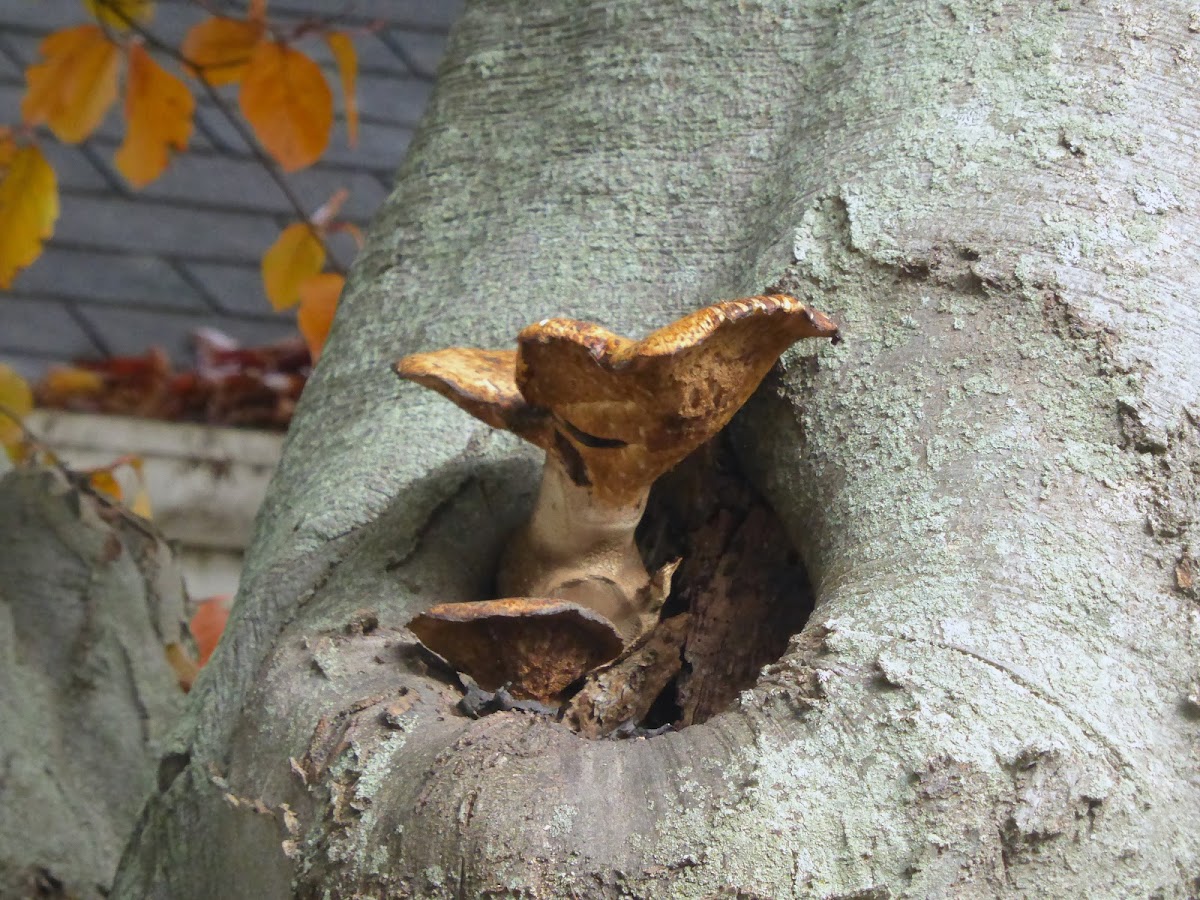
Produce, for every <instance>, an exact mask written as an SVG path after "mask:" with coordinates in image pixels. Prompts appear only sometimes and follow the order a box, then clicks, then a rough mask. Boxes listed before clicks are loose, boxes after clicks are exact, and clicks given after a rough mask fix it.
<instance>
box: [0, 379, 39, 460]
mask: <svg viewBox="0 0 1200 900" xmlns="http://www.w3.org/2000/svg"><path fill="white" fill-rule="evenodd" d="M0 407H2V409H0V447H4V449H6V450H8V451H9V453H10V455H14V456H15V453H14V451H15V450H16V448H17V445H18V444H20V443H21V438H22V437H23V436H24V432H22V431H21V419H23V418H25V417H26V416H27V415H29V411H30V410H31V409H33V391H31V390H30V389H29V385H28V384H26V383H25V379H24V378H22V377H21V376H20V375H18V374H17V373H16V372H14V371H13V370H12V369H11V368H9V367H8V366H6V365H5V364H4V363H0ZM12 416H16V417H17V418H16V419H13V418H12Z"/></svg>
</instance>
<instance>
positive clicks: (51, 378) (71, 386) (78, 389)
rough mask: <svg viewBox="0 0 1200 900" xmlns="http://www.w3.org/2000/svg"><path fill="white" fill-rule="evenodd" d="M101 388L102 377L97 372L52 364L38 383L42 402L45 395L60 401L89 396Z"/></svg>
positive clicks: (98, 391)
mask: <svg viewBox="0 0 1200 900" xmlns="http://www.w3.org/2000/svg"><path fill="white" fill-rule="evenodd" d="M103 390H104V377H103V376H102V375H101V374H100V373H99V372H93V371H92V370H91V369H79V368H76V367H75V366H52V367H51V368H50V370H49V371H48V372H46V374H45V375H43V376H42V380H41V382H40V383H39V384H38V392H39V395H40V396H41V398H42V401H41V402H42V403H43V404H44V403H45V402H46V398H47V397H51V398H53V399H54V400H55V401H57V402H60V403H61V402H63V401H65V400H68V399H70V398H71V397H91V396H94V395H96V394H99V393H100V392H101V391H103Z"/></svg>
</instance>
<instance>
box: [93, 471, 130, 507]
mask: <svg viewBox="0 0 1200 900" xmlns="http://www.w3.org/2000/svg"><path fill="white" fill-rule="evenodd" d="M88 484H90V485H91V486H92V490H95V491H99V492H100V493H102V494H108V496H110V497H112V498H113V499H114V500H120V499H121V493H122V492H121V484H120V482H118V481H117V479H116V476H114V475H113V473H112V472H110V471H109V470H108V469H97V470H96V471H94V472H89V473H88Z"/></svg>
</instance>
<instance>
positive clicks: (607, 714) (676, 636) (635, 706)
mask: <svg viewBox="0 0 1200 900" xmlns="http://www.w3.org/2000/svg"><path fill="white" fill-rule="evenodd" d="M691 621H692V617H691V616H690V615H688V614H687V613H682V614H680V615H678V616H672V617H671V618H669V619H666V620H664V621H662V622H659V623H658V626H657V627H656V628H655V629H654V630H653V631H652V632H650V634H649V635H648V636H647V638H646V639H645V641H643V642H642V643H641V644H640V645H639V646H637V647H635V648H633V650H632V651H631V652H629V653H626V654H625V655H624V656H623V657H622V658H621V659H618V660H617V661H616V662H614V663H612V664H611V665H609V666H606V667H604V668H603V669H599V670H597V671H595V672H593V673H592V674H591V675H589V676H588V677H587V679H586V680H585V681H584V685H583V687H582V688H581V689H580V691H579V693H578V694H576V695H575V696H574V697H573V698H572V699H571V702H570V703H569V704H568V705H567V707H566V709H565V710H564V713H563V720H564V721H565V722H566V723H567V724H568V725H570V726H571V727H572V728H574V729H575V730H576V731H578V732H579V733H580V734H582V735H583V736H584V737H589V738H598V737H604V736H605V735H608V734H611V733H612V732H614V731H616V730H617V729H618V728H620V727H621V726H622V725H624V724H626V723H630V722H632V723H639V722H641V721H642V720H643V719H645V717H646V714H647V713H648V712H649V711H650V707H651V706H652V705H653V703H654V701H655V699H656V698H657V697H658V696H659V694H661V693H662V690H663V688H665V687H666V686H667V682H669V681H670V680H671V679H672V678H674V677H675V675H676V674H678V672H679V669H680V667H681V666H682V665H683V658H682V656H681V651H682V649H683V642H684V640H685V638H686V637H687V634H688V628H689V627H690V625H691Z"/></svg>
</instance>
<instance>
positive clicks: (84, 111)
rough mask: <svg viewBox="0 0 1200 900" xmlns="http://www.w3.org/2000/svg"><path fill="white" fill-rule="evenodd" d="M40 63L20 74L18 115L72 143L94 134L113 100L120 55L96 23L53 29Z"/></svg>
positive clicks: (115, 92) (43, 47)
mask: <svg viewBox="0 0 1200 900" xmlns="http://www.w3.org/2000/svg"><path fill="white" fill-rule="evenodd" d="M39 49H40V50H41V54H42V56H43V57H45V61H44V62H40V63H38V64H37V65H33V66H30V67H29V68H28V69H26V70H25V81H26V83H27V85H28V89H27V90H26V92H25V96H24V98H23V99H22V100H21V115H22V117H23V118H24V119H25V121H26V122H27V123H28V124H30V125H41V124H43V123H45V124H46V125H48V126H49V127H50V130H51V131H53V132H54V135H55V137H57V138H58V139H59V140H60V141H66V142H67V143H68V144H77V143H79V142H80V141H82V140H83V139H84V138H86V137H87V136H88V135H89V134H91V133H92V132H93V131H95V130H96V126H97V125H99V124H100V122H101V121H102V120H103V119H104V114H105V113H106V112H108V108H109V107H110V106H112V103H113V101H114V100H116V99H117V68H118V66H119V64H120V61H121V54H120V51H119V50H118V48H117V45H116V44H114V43H113V42H112V41H110V40H109V39H108V38H107V37H106V36H105V34H104V32H103V31H102V30H101V29H100V26H98V25H79V26H78V27H76V28H66V29H64V30H62V31H55V32H53V33H52V34H50V35H49V36H48V37H47V38H46V39H45V40H44V41H42V44H41V47H40V48H39Z"/></svg>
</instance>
